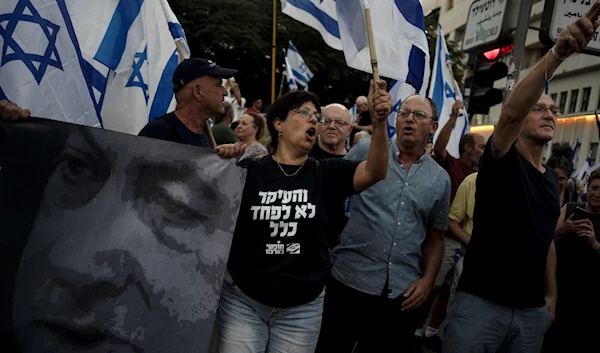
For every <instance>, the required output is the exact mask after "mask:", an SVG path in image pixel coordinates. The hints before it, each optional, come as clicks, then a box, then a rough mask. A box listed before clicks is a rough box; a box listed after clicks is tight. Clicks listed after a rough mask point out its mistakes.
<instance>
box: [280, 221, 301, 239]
mask: <svg viewBox="0 0 600 353" xmlns="http://www.w3.org/2000/svg"><path fill="white" fill-rule="evenodd" d="M297 230H298V222H290V229H288V233H287V236H288V237H293V236H294V235H296V231H297ZM281 236H283V235H281Z"/></svg>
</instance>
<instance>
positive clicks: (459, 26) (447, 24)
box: [421, 0, 600, 168]
mask: <svg viewBox="0 0 600 353" xmlns="http://www.w3.org/2000/svg"><path fill="white" fill-rule="evenodd" d="M549 1H552V0H549ZM472 2H473V1H471V0H421V3H422V5H423V10H424V12H425V13H426V14H427V13H428V12H430V11H432V10H435V9H438V8H439V9H440V19H439V20H440V24H441V25H442V28H443V29H444V32H445V33H447V34H448V38H449V39H452V40H454V41H457V42H462V39H463V37H464V32H465V26H466V23H467V17H468V13H469V8H470V6H471V3H472ZM544 5H545V1H544V0H534V1H533V6H532V9H531V20H530V26H531V27H534V28H535V27H537V28H539V27H540V25H541V21H542V14H543V12H544ZM547 50H548V49H547V48H545V47H544V45H542V43H540V40H539V32H538V31H536V30H532V29H529V31H528V33H527V40H526V47H525V52H524V55H523V60H522V62H521V73H520V77H523V76H524V75H526V74H527V73H528V72H529V70H531V68H532V67H533V65H535V63H536V62H537V61H538V60H539V59H540V58H541V57H542V56H543V55H544V54H545V53H546V52H547ZM503 60H506V61H507V64H508V61H509V60H510V57H507V58H503ZM505 86H506V79H502V80H498V81H496V82H495V84H494V87H496V88H500V89H504V87H505ZM549 94H550V95H551V96H552V98H553V99H554V101H555V102H556V104H557V105H558V106H559V107H560V108H561V110H562V111H563V115H562V116H561V117H559V118H558V126H557V130H556V135H555V138H554V140H553V141H552V142H551V143H550V144H548V146H546V152H545V159H547V158H548V157H549V156H550V151H551V148H550V145H551V144H552V143H554V142H568V143H569V144H570V145H572V146H573V145H575V143H576V142H577V141H579V142H580V143H581V147H580V148H579V150H578V153H577V158H576V160H578V165H577V166H575V168H578V167H579V166H580V165H581V164H583V163H585V160H586V158H587V156H588V155H591V160H592V164H594V163H598V162H600V153H598V144H599V142H600V140H599V135H600V134H599V131H598V127H597V124H596V119H595V111H596V110H600V57H597V56H592V55H587V54H576V55H573V56H572V57H570V58H569V59H568V60H566V61H565V62H564V63H563V64H562V65H561V66H560V68H559V69H558V72H557V73H556V75H555V77H554V78H553V79H552V81H551V82H550V86H549ZM500 109H501V104H499V105H497V106H494V107H492V108H491V109H490V113H489V115H484V116H479V115H478V116H475V117H473V119H472V121H471V124H472V126H471V132H477V133H481V134H482V135H484V136H485V137H486V138H487V137H489V136H490V135H491V134H492V132H493V129H494V124H495V123H496V122H497V121H498V117H499V116H500Z"/></svg>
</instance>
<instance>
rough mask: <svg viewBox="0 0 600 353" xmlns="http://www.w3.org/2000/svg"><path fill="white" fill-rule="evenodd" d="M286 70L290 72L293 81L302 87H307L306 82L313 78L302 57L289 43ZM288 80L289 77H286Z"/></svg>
mask: <svg viewBox="0 0 600 353" xmlns="http://www.w3.org/2000/svg"><path fill="white" fill-rule="evenodd" d="M285 59H286V66H287V67H288V68H287V69H286V70H288V71H291V75H292V77H293V78H294V80H295V81H296V82H297V83H299V84H301V85H302V86H304V87H306V86H308V82H310V80H311V79H312V78H313V76H314V75H313V73H312V71H310V69H309V68H308V66H307V65H306V62H304V59H303V58H302V55H300V53H299V52H298V49H297V48H296V47H295V46H294V44H292V41H290V43H289V45H288V50H287V52H286V56H285ZM288 79H289V76H288Z"/></svg>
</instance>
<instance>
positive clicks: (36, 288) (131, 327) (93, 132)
mask: <svg viewBox="0 0 600 353" xmlns="http://www.w3.org/2000/svg"><path fill="white" fill-rule="evenodd" d="M0 168H1V169H0V229H1V230H0V232H1V235H0V268H1V270H0V271H2V286H1V288H2V289H1V290H0V293H1V295H2V296H1V297H0V303H1V304H0V306H1V309H2V310H1V315H2V321H1V323H2V336H3V337H2V343H1V345H2V348H0V351H2V352H12V351H17V352H19V351H20V352H206V351H207V349H208V345H209V342H210V337H211V333H212V330H213V326H214V320H215V314H216V309H217V304H218V300H219V295H220V291H221V284H222V279H223V275H224V272H225V269H226V264H227V259H228V256H229V249H230V245H231V240H232V236H233V231H234V228H235V222H236V218H237V214H238V211H239V206H240V201H241V195H242V188H243V186H244V181H245V171H244V170H242V169H241V168H239V167H237V166H236V165H235V163H234V162H233V161H226V160H222V159H221V158H220V157H219V156H218V155H217V154H216V153H215V152H214V151H211V150H210V149H203V148H197V147H194V146H186V145H182V144H176V143H170V142H164V141H159V140H152V139H147V138H143V137H137V136H130V135H125V134H120V133H115V132H110V131H106V130H101V129H94V128H88V127H83V126H78V125H72V124H67V123H61V122H56V121H49V120H42V119H31V121H28V122H23V123H13V124H8V123H0ZM5 349H8V350H5Z"/></svg>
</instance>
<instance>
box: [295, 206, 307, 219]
mask: <svg viewBox="0 0 600 353" xmlns="http://www.w3.org/2000/svg"><path fill="white" fill-rule="evenodd" d="M300 218H306V205H296V215H295V216H294V219H300Z"/></svg>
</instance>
